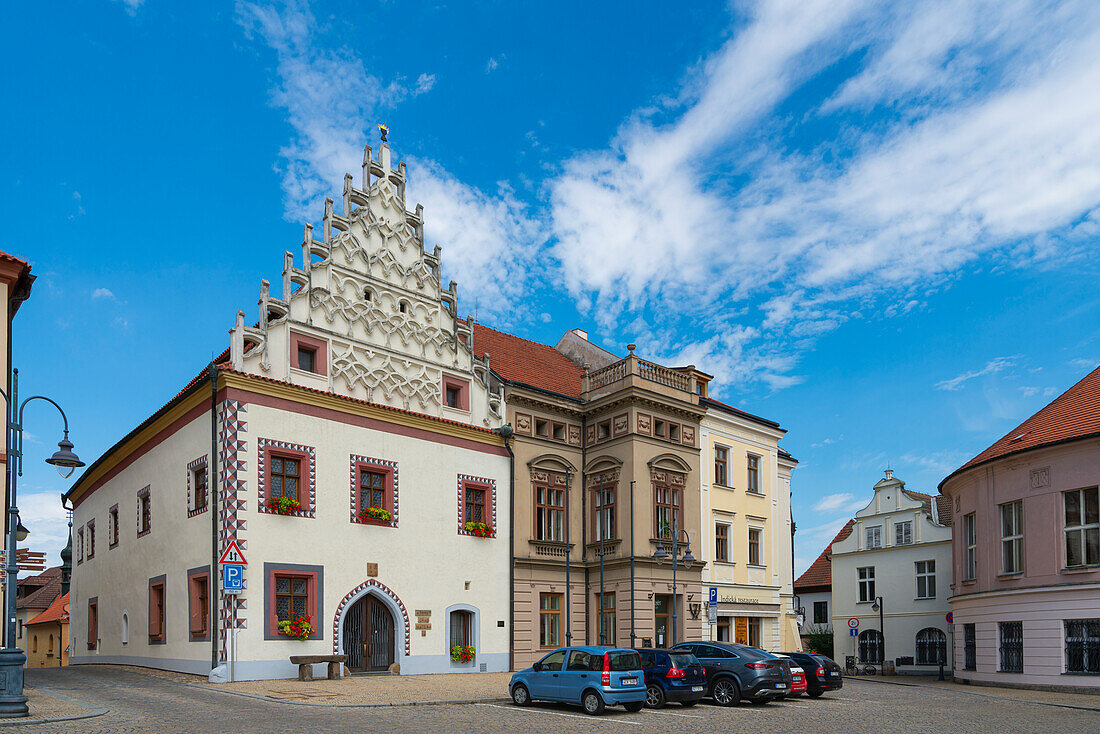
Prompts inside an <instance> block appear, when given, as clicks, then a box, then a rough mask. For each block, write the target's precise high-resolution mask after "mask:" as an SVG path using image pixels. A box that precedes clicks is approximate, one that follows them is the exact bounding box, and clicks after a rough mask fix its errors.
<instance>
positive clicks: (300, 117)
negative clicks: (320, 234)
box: [237, 2, 545, 320]
mask: <svg viewBox="0 0 1100 734" xmlns="http://www.w3.org/2000/svg"><path fill="white" fill-rule="evenodd" d="M237 18H238V22H239V23H240V25H241V26H242V27H243V28H244V29H245V32H246V34H247V35H249V37H253V36H258V37H259V38H261V39H262V40H263V41H264V42H265V43H266V44H267V45H268V46H270V47H271V49H272V50H274V51H275V53H276V56H277V58H278V67H277V69H278V76H279V83H278V86H277V87H276V89H275V93H274V102H275V104H276V105H278V106H279V107H282V108H285V109H286V111H287V117H288V121H289V122H290V125H291V127H292V128H293V129H294V131H295V137H294V139H293V140H292V141H291V142H290V143H289V144H288V145H287V146H285V147H284V148H283V149H282V150H281V151H280V155H281V157H282V158H283V161H284V165H285V167H284V170H283V191H284V192H285V194H286V209H287V215H288V217H290V218H296V219H304V220H310V219H312V218H315V217H317V216H318V214H319V212H320V211H321V207H322V206H323V201H324V198H325V197H326V196H332V195H333V192H339V191H341V190H342V187H343V177H344V173H345V172H353V171H358V170H359V169H360V167H361V163H362V155H363V153H362V151H363V144H364V142H365V141H366V140H368V139H369V137H368V134H367V129H368V128H371V127H373V124H374V122H375V121H376V120H378V119H379V114H380V112H381V111H382V110H384V109H389V108H392V107H393V106H395V105H396V104H398V103H399V102H401V101H402V100H403V99H405V98H406V97H408V96H409V95H410V94H419V93H423V92H427V91H428V90H430V89H431V88H432V86H433V85H434V84H435V76H434V75H430V74H421V75H420V76H419V77H418V78H417V80H416V86H415V89H413V90H412V91H411V92H410V91H409V90H407V89H405V88H404V87H403V86H402V85H401V83H400V82H399V81H390V82H383V81H382V80H380V79H379V78H378V77H377V76H375V75H372V74H370V73H369V72H368V71H367V69H366V67H365V65H364V63H363V61H362V59H360V58H359V56H358V55H357V54H356V53H355V52H354V51H353V50H352V49H350V48H347V47H340V48H335V49H327V48H326V47H325V46H324V45H323V44H320V43H318V41H317V38H316V36H317V35H318V34H319V33H320V31H319V29H318V28H317V23H316V20H315V19H314V17H313V14H312V13H311V12H310V10H309V7H308V5H307V4H306V3H304V2H291V3H289V4H288V5H287V7H286V8H285V10H283V11H281V12H280V11H278V10H274V9H271V8H268V7H262V6H259V5H256V4H253V3H246V2H240V3H238V5H237ZM409 169H410V172H409V201H410V203H411V202H412V201H417V200H419V201H421V202H422V203H423V204H424V209H425V213H424V219H425V222H424V225H425V230H426V233H427V238H428V240H429V243H426V244H427V245H428V248H429V249H430V246H431V244H434V243H435V242H439V243H440V244H442V245H444V255H443V267H444V287H446V278H448V277H453V278H455V279H456V280H458V282H459V286H460V288H461V287H462V286H465V287H466V288H467V289H468V290H467V291H465V293H467V294H473V295H472V296H471V295H467V296H466V297H465V298H464V299H463V301H462V303H461V304H460V306H459V307H460V308H461V309H467V310H469V311H474V310H476V311H477V312H478V315H479V316H481V315H489V316H491V317H492V316H495V317H498V318H500V319H501V320H510V319H513V318H516V317H517V314H519V313H522V312H523V309H517V308H516V306H515V304H516V302H517V301H518V300H520V299H519V298H518V296H520V295H521V294H522V293H523V292H524V290H525V288H526V287H527V286H526V282H527V277H528V275H529V269H530V268H531V267H532V260H533V257H532V256H533V253H534V251H535V249H537V248H538V247H539V246H540V245H541V244H542V243H543V242H544V241H545V236H544V235H543V233H542V228H541V227H540V225H539V224H538V223H537V222H536V221H535V220H534V219H532V218H531V217H529V216H528V214H527V211H526V207H525V205H524V204H523V203H522V202H520V201H519V200H518V199H517V198H516V197H515V196H514V195H513V194H512V192H511V191H510V190H509V189H508V188H507V187H506V186H504V185H501V186H500V187H499V188H498V191H496V192H494V193H492V194H487V193H485V192H482V191H480V190H478V189H476V188H474V187H472V186H468V185H466V184H464V183H462V182H461V181H459V180H458V179H456V178H455V177H454V176H452V175H451V174H450V173H448V172H447V171H446V170H445V169H443V167H442V166H440V165H439V164H437V163H435V162H433V161H430V160H415V159H413V160H410V161H409ZM460 297H461V296H460Z"/></svg>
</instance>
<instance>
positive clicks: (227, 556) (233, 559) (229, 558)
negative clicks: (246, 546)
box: [218, 540, 248, 566]
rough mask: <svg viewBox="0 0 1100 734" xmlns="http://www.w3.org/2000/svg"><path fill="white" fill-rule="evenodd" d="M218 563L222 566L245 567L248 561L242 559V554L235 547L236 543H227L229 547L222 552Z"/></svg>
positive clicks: (233, 541) (232, 541)
mask: <svg viewBox="0 0 1100 734" xmlns="http://www.w3.org/2000/svg"><path fill="white" fill-rule="evenodd" d="M218 563H220V564H222V565H223V566H247V565H248V561H246V560H245V559H244V553H241V549H240V548H238V547H237V541H235V540H231V541H229V545H228V546H227V547H226V549H225V550H224V551H222V557H221V558H219V559H218Z"/></svg>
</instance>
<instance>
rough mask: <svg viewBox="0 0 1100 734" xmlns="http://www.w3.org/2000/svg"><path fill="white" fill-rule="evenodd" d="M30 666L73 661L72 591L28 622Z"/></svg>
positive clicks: (51, 665)
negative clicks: (71, 657)
mask: <svg viewBox="0 0 1100 734" xmlns="http://www.w3.org/2000/svg"><path fill="white" fill-rule="evenodd" d="M25 631H26V635H25V636H26V638H27V667H28V668H59V667H61V666H64V665H68V664H69V595H68V594H64V595H62V596H59V597H57V598H56V599H54V601H53V604H51V605H50V606H49V608H48V609H46V610H45V611H44V612H42V613H41V614H38V615H36V616H35V617H34V618H33V619H31V620H30V621H29V622H27V624H26V630H25Z"/></svg>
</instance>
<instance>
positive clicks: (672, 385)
mask: <svg viewBox="0 0 1100 734" xmlns="http://www.w3.org/2000/svg"><path fill="white" fill-rule="evenodd" d="M627 348H628V349H629V350H630V354H629V355H627V356H626V358H624V359H621V360H619V361H618V362H613V363H612V364H609V365H607V366H606V367H601V368H600V369H598V370H595V371H592V372H588V373H587V374H586V375H585V377H584V392H585V398H587V399H588V400H592V399H594V398H596V397H599V396H600V395H602V394H609V393H613V392H616V391H618V390H621V389H623V388H626V387H630V386H636V387H643V388H649V389H656V390H657V391H658V392H665V393H687V394H688V395H691V396H692V399H694V396H695V395H696V378H695V375H694V374H693V370H694V367H686V368H684V369H672V368H669V367H663V366H661V365H659V364H656V363H655V362H649V361H646V360H644V359H642V358H641V357H638V356H637V355H635V354H634V348H635V347H634V345H633V344H630V345H629V346H628V347H627ZM678 397H681V398H683V397H685V396H683V395H680V396H678Z"/></svg>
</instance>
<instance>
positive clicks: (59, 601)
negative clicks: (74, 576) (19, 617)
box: [24, 594, 69, 627]
mask: <svg viewBox="0 0 1100 734" xmlns="http://www.w3.org/2000/svg"><path fill="white" fill-rule="evenodd" d="M68 619H69V595H68V594H65V595H64V596H59V597H57V598H56V599H54V600H53V604H51V605H50V606H49V608H48V609H47V610H46V611H44V612H42V613H41V614H39V615H38V616H37V617H35V618H34V619H32V620H31V621H29V622H27V624H26V625H24V626H26V627H29V626H31V625H33V624H47V623H49V622H60V621H68Z"/></svg>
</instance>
